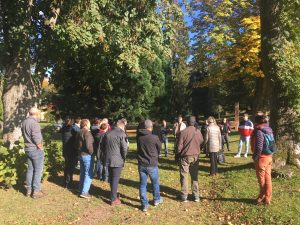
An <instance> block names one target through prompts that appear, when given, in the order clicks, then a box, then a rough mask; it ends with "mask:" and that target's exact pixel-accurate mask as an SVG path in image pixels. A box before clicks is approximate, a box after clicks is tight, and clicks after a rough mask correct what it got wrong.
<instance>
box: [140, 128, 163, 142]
mask: <svg viewBox="0 0 300 225" xmlns="http://www.w3.org/2000/svg"><path fill="white" fill-rule="evenodd" d="M143 132H144V130H140V135H143ZM152 134H154V135H156V136H157V137H158V140H159V141H160V142H162V133H161V127H160V126H159V125H154V126H153V131H152Z"/></svg>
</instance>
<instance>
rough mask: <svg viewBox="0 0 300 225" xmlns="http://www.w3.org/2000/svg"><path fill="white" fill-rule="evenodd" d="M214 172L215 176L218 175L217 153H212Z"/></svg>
mask: <svg viewBox="0 0 300 225" xmlns="http://www.w3.org/2000/svg"><path fill="white" fill-rule="evenodd" d="M213 158H214V171H215V174H217V173H218V153H217V152H214V157H213Z"/></svg>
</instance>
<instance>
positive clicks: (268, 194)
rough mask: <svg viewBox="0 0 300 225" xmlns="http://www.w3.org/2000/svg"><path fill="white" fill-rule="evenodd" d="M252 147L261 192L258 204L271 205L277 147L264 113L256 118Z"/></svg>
mask: <svg viewBox="0 0 300 225" xmlns="http://www.w3.org/2000/svg"><path fill="white" fill-rule="evenodd" d="M251 147H252V151H253V156H252V157H253V160H254V164H255V170H256V176H257V180H258V185H259V190H260V191H259V195H258V197H257V204H263V203H264V204H266V205H269V204H270V202H271V198H272V178H271V170H272V161H273V159H272V155H273V153H274V152H275V151H276V146H275V141H274V135H273V131H272V129H271V128H270V127H269V125H268V119H267V116H266V115H265V114H263V113H259V114H257V115H256V116H255V129H254V132H253V135H252V138H251Z"/></svg>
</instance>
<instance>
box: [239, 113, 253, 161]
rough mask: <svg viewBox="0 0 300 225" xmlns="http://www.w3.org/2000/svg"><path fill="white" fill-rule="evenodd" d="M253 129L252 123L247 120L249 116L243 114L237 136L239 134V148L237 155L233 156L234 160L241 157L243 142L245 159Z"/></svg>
mask: <svg viewBox="0 0 300 225" xmlns="http://www.w3.org/2000/svg"><path fill="white" fill-rule="evenodd" d="M253 129H254V127H253V123H252V122H251V121H250V120H249V115H248V114H247V113H245V114H244V116H243V121H242V122H241V123H240V125H239V134H240V141H239V148H238V153H237V154H236V155H235V156H234V158H240V157H241V153H242V147H243V143H244V142H245V154H244V157H245V158H247V156H248V151H249V142H250V136H251V134H252V132H253Z"/></svg>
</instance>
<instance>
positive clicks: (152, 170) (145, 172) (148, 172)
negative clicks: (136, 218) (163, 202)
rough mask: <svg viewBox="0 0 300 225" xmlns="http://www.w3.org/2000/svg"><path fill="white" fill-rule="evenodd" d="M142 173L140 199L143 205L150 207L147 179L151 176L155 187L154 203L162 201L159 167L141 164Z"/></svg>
mask: <svg viewBox="0 0 300 225" xmlns="http://www.w3.org/2000/svg"><path fill="white" fill-rule="evenodd" d="M139 174H140V199H141V204H142V206H143V207H148V205H149V203H148V199H147V179H148V176H150V180H151V184H152V187H153V200H154V203H155V202H158V201H160V193H159V191H160V190H159V177H158V167H157V166H153V167H152V166H151V167H150V166H149V167H146V166H141V165H139Z"/></svg>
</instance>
